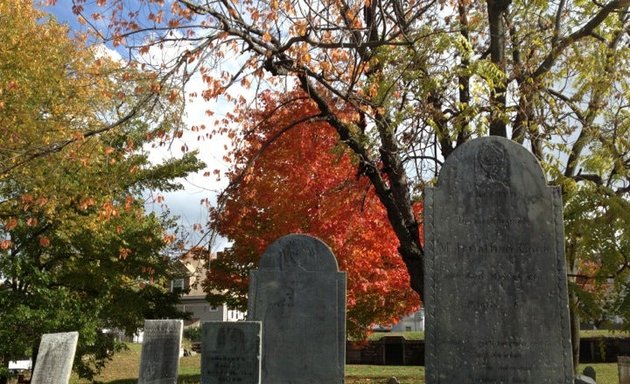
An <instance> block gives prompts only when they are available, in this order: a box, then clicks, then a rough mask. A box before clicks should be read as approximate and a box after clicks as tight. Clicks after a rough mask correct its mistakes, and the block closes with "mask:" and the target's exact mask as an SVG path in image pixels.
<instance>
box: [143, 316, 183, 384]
mask: <svg viewBox="0 0 630 384" xmlns="http://www.w3.org/2000/svg"><path fill="white" fill-rule="evenodd" d="M183 325H184V324H183V321H182V320H145V321H144V339H143V341H142V352H141V354H140V374H139V377H138V384H175V383H177V370H178V368H179V349H180V346H181V342H182V332H183Z"/></svg>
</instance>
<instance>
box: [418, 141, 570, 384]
mask: <svg viewBox="0 0 630 384" xmlns="http://www.w3.org/2000/svg"><path fill="white" fill-rule="evenodd" d="M424 218H425V220H424V225H425V239H426V242H425V255H426V257H425V263H424V266H425V297H423V300H424V304H425V310H426V332H425V348H426V359H425V364H426V382H427V384H437V383H449V384H450V383H458V384H477V383H485V384H488V383H531V382H533V381H536V382H540V383H543V382H544V383H556V384H560V383H562V384H573V364H572V348H571V337H570V335H571V333H570V321H569V307H568V298H567V281H566V276H567V275H566V268H565V257H564V227H563V223H562V198H561V191H560V189H559V188H558V187H550V186H547V184H546V181H545V176H544V174H543V172H542V168H541V166H540V164H539V163H538V161H537V159H536V157H535V156H533V155H532V154H531V153H530V152H528V151H527V150H526V149H525V148H524V147H523V146H521V145H519V144H517V143H515V142H513V141H510V140H508V139H505V138H501V137H494V136H493V137H483V138H478V139H474V140H471V141H468V142H466V143H465V144H463V145H461V146H459V147H458V148H457V149H456V150H455V151H454V152H453V153H452V154H451V155H450V156H449V158H448V159H447V160H446V162H445V164H444V166H443V168H442V170H441V171H440V175H439V178H438V183H437V186H436V187H434V188H427V189H426V191H425V205H424Z"/></svg>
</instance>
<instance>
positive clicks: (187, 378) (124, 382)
mask: <svg viewBox="0 0 630 384" xmlns="http://www.w3.org/2000/svg"><path fill="white" fill-rule="evenodd" d="M137 383H138V379H121V380H113V381H107V382H103V384H137ZM199 383H201V375H179V378H178V379H177V384H199Z"/></svg>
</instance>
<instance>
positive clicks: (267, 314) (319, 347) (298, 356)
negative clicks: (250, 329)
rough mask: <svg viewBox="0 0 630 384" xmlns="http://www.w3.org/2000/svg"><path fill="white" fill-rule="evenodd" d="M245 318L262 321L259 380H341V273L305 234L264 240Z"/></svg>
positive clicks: (281, 383)
mask: <svg viewBox="0 0 630 384" xmlns="http://www.w3.org/2000/svg"><path fill="white" fill-rule="evenodd" d="M248 307H249V308H248V320H252V321H262V324H263V333H262V334H263V339H262V341H263V352H262V383H263V384H307V383H308V384H314V383H325V384H340V383H343V381H344V370H345V343H346V274H345V272H339V268H338V266H337V260H336V259H335V256H334V255H333V253H332V252H331V250H330V248H328V246H326V244H324V243H323V242H321V241H320V240H318V239H316V238H314V237H311V236H306V235H288V236H285V237H282V238H281V239H279V240H277V241H276V242H274V243H273V244H271V245H270V246H269V248H268V249H267V251H266V252H265V253H264V254H263V255H262V257H261V259H260V265H259V269H258V270H257V271H253V272H252V273H251V280H250V290H249V301H248Z"/></svg>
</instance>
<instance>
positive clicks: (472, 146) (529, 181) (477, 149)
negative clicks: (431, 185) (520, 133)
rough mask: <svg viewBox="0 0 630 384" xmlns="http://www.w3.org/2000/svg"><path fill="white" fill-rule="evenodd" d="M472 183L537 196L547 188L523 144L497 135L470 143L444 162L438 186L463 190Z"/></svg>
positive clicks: (538, 169)
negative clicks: (498, 186)
mask: <svg viewBox="0 0 630 384" xmlns="http://www.w3.org/2000/svg"><path fill="white" fill-rule="evenodd" d="M468 184H472V185H484V184H503V185H504V186H505V187H507V188H508V189H513V190H516V191H523V192H527V191H531V192H530V193H531V194H536V195H538V194H539V193H540V190H541V189H543V188H546V187H547V182H546V180H545V175H544V174H543V171H542V168H541V167H540V164H539V163H538V161H537V160H536V157H534V156H533V155H532V154H531V153H530V152H528V151H527V149H525V148H524V147H523V146H522V145H519V144H517V143H515V142H513V141H512V140H508V139H506V138H503V137H497V136H488V137H482V138H478V139H475V140H472V141H469V142H467V143H466V144H465V145H463V146H461V147H459V148H457V150H456V151H455V152H453V154H452V155H451V156H450V157H449V158H448V160H447V161H446V162H445V163H444V166H443V167H442V170H441V171H440V176H439V178H438V183H437V186H438V188H440V187H446V188H449V187H451V188H458V189H460V190H461V188H462V187H465V186H466V185H468ZM523 187H526V188H523Z"/></svg>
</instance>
